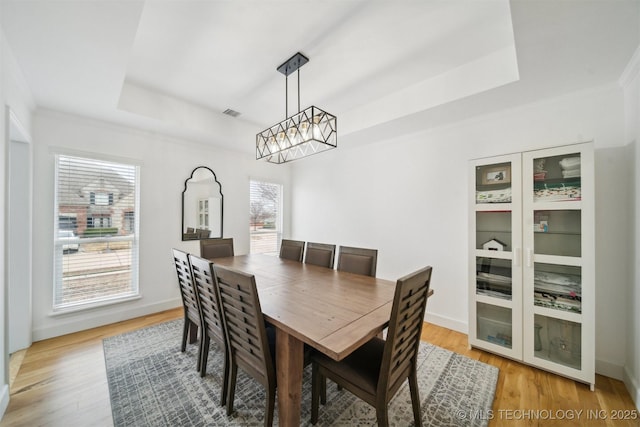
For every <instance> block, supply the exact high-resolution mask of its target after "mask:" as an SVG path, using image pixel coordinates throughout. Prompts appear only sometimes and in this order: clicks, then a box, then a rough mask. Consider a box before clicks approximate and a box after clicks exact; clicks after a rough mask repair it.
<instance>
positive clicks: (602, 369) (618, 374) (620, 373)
mask: <svg viewBox="0 0 640 427" xmlns="http://www.w3.org/2000/svg"><path fill="white" fill-rule="evenodd" d="M596 373H597V374H600V375H604V376H605V377H609V378H613V379H616V380H619V381H624V376H625V375H624V366H622V365H616V364H614V363H611V362H606V361H604V360H598V359H596Z"/></svg>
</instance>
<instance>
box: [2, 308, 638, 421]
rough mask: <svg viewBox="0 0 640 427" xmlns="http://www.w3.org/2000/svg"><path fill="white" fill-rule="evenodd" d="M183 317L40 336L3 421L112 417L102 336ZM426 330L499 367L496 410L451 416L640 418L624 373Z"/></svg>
mask: <svg viewBox="0 0 640 427" xmlns="http://www.w3.org/2000/svg"><path fill="white" fill-rule="evenodd" d="M180 317H182V309H181V308H180V309H175V310H170V311H166V312H162V313H157V314H154V315H150V316H144V317H141V318H138V319H133V320H128V321H124V322H120V323H116V324H113V325H108V326H103V327H100V328H95V329H90V330H88V331H83V332H78V333H75V334H70V335H65V336H63V337H58V338H53V339H50V340H45V341H39V342H36V343H34V344H33V345H32V346H31V347H30V348H29V349H28V350H27V351H26V353H25V354H24V355H23V356H24V358H23V360H22V364H21V365H20V368H19V371H18V373H17V376H16V377H15V381H14V382H13V384H12V386H11V401H10V403H9V407H8V408H7V411H6V413H5V416H4V418H3V419H2V421H0V426H30V427H31V426H47V427H55V426H64V427H80V426H110V425H112V418H111V406H110V403H109V390H108V387H107V378H106V373H105V367H104V355H103V349H102V339H103V338H105V337H108V336H112V335H117V334H120V333H123V332H127V331H131V330H134V329H138V328H142V327H145V326H149V325H152V324H156V323H160V322H164V321H167V320H171V319H176V318H180ZM422 337H423V339H424V340H426V341H429V342H431V343H432V344H435V345H438V346H440V347H443V348H447V349H449V350H452V351H455V352H457V353H460V354H464V355H465V356H468V357H470V358H473V359H477V360H480V361H482V362H485V363H488V364H491V365H495V366H497V367H498V368H499V369H500V376H499V378H498V386H497V389H496V397H495V400H494V405H493V410H492V411H493V412H492V413H491V414H452V415H453V416H458V417H460V416H462V415H464V416H467V417H469V416H485V417H488V418H489V419H491V421H490V423H489V425H490V426H492V427H494V426H556V425H557V426H568V425H575V426H585V425H587V426H589V425H593V426H604V425H609V426H640V414H638V411H637V410H636V408H635V406H634V404H633V402H632V400H631V398H630V397H629V394H628V393H627V391H626V389H625V387H624V384H622V382H620V381H616V380H613V379H610V378H607V377H603V376H597V378H596V390H595V392H591V391H590V390H589V387H588V386H587V385H584V384H580V383H576V382H574V381H572V380H568V379H565V378H562V377H559V376H556V375H553V374H549V373H546V372H543V371H540V370H538V369H535V368H531V367H528V366H525V365H522V364H520V363H517V362H514V361H511V360H508V359H504V358H502V357H499V356H495V355H492V354H489V353H486V352H483V351H480V350H469V349H468V346H467V336H466V335H464V334H461V333H458V332H454V331H451V330H449V329H445V328H442V327H439V326H435V325H431V324H425V327H424V328H423V332H422ZM580 411H582V412H580ZM624 411H627V412H624ZM605 416H606V419H605ZM614 416H619V417H622V418H625V417H626V418H633V417H634V416H635V419H629V420H627V421H619V420H613V419H612V417H614ZM569 417H571V419H569ZM561 418H562V419H561Z"/></svg>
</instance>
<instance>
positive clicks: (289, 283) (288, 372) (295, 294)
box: [211, 254, 395, 426]
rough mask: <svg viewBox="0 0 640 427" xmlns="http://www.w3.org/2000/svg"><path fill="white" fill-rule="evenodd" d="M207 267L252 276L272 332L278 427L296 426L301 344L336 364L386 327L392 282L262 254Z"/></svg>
mask: <svg viewBox="0 0 640 427" xmlns="http://www.w3.org/2000/svg"><path fill="white" fill-rule="evenodd" d="M211 261H213V262H214V264H218V265H222V266H225V267H230V268H232V269H235V270H239V271H242V272H244V273H248V274H253V275H254V276H255V279H256V286H257V289H258V296H259V299H260V306H261V309H262V313H263V315H264V317H265V320H266V321H267V322H269V323H270V324H271V325H273V326H274V327H275V329H276V377H277V384H278V419H279V425H281V426H299V425H300V406H301V397H302V374H303V368H304V344H307V345H308V346H310V347H312V348H313V349H314V350H316V351H319V352H322V353H324V354H326V355H327V356H329V357H331V358H333V359H335V360H338V361H339V360H342V359H344V358H345V357H347V356H348V355H349V354H351V353H352V352H353V351H354V350H356V349H357V348H358V347H360V346H361V345H362V344H364V343H365V342H367V341H368V340H370V339H371V338H373V337H375V336H377V335H378V334H380V333H381V332H382V331H383V330H384V328H385V327H386V326H387V325H388V323H389V318H390V316H391V305H392V302H393V297H394V291H395V282H394V281H390V280H385V279H380V278H376V277H369V276H363V275H358V274H352V273H347V272H342V271H338V270H334V269H330V268H326V267H320V266H315V265H311V264H305V263H301V262H296V261H291V260H287V259H283V258H279V257H277V256H270V255H263V254H250V255H239V256H233V257H226V258H215V259H213V260H211Z"/></svg>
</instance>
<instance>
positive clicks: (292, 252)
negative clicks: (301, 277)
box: [280, 239, 304, 262]
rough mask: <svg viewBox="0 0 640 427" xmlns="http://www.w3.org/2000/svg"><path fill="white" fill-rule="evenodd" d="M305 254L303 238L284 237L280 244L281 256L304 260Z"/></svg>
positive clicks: (293, 259) (299, 260)
mask: <svg viewBox="0 0 640 427" xmlns="http://www.w3.org/2000/svg"><path fill="white" fill-rule="evenodd" d="M303 254H304V242H303V241H301V240H288V239H282V244H281V245H280V258H284V259H290V260H292V261H298V262H302V255H303Z"/></svg>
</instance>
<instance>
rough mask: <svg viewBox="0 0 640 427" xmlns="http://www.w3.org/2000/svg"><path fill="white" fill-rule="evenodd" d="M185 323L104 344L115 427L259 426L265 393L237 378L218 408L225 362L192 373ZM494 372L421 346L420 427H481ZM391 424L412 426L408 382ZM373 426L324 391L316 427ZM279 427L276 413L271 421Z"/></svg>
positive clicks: (306, 399)
mask: <svg viewBox="0 0 640 427" xmlns="http://www.w3.org/2000/svg"><path fill="white" fill-rule="evenodd" d="M181 335H182V320H174V321H170V322H167V323H162V324H159V325H155V326H151V327H148V328H145V329H140V330H137V331H133V332H129V333H126V334H123V335H119V336H115V337H110V338H106V339H105V340H104V342H103V344H104V354H105V363H106V368H107V379H108V383H109V394H110V396H111V410H112V413H113V423H114V425H115V426H116V427H120V426H136V427H142V426H154V427H157V426H261V425H263V424H264V408H265V392H264V389H263V387H262V386H261V385H260V384H259V383H257V382H256V381H254V380H253V379H252V378H251V377H249V376H248V375H245V374H244V372H243V371H242V370H239V371H238V384H237V386H236V398H235V403H234V410H235V411H234V413H233V414H232V415H231V416H227V415H226V411H225V408H223V407H221V406H220V404H219V402H220V390H221V382H222V374H221V369H220V367H221V366H222V355H221V352H220V351H219V349H218V348H217V347H216V346H215V345H212V348H211V351H210V355H209V362H208V366H207V376H206V377H204V378H201V377H200V375H199V374H198V372H197V371H196V356H197V352H198V348H197V343H196V344H191V345H188V346H187V351H186V352H184V353H181V352H180V340H181ZM497 379H498V369H497V368H496V367H493V366H490V365H487V364H485V363H482V362H479V361H477V360H473V359H470V358H468V357H465V356H461V355H459V354H456V353H453V352H451V351H448V350H445V349H442V348H440V347H437V346H434V345H431V344H428V343H424V342H423V343H421V344H420V355H419V361H418V383H419V388H420V399H421V412H422V423H423V425H424V426H438V427H440V426H485V425H487V422H488V421H487V419H488V418H489V416H488V415H489V414H490V412H489V411H490V409H491V406H492V404H493V398H494V395H495V388H496V382H497ZM310 416H311V367H310V366H307V367H306V368H305V372H304V377H303V394H302V408H301V424H302V425H305V426H306V425H311V424H310V422H309V419H310ZM389 423H390V425H395V426H408V425H413V412H412V409H411V398H410V394H409V385H408V382H406V383H405V385H404V386H403V387H402V388H401V389H400V391H399V392H398V393H397V394H396V396H395V397H394V399H393V400H392V401H391V402H390V403H389ZM374 424H376V413H375V409H374V408H372V407H371V406H369V405H367V404H366V403H364V402H362V401H361V400H359V399H357V398H355V397H354V396H353V395H352V394H351V393H349V392H348V391H346V390H337V387H336V386H335V384H331V383H329V384H328V385H327V404H326V405H324V406H323V405H320V412H319V421H318V423H317V424H316V425H318V426H330V425H331V426H353V425H360V426H367V425H374ZM273 425H274V426H277V425H278V410H277V405H276V412H275V418H274V423H273Z"/></svg>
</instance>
